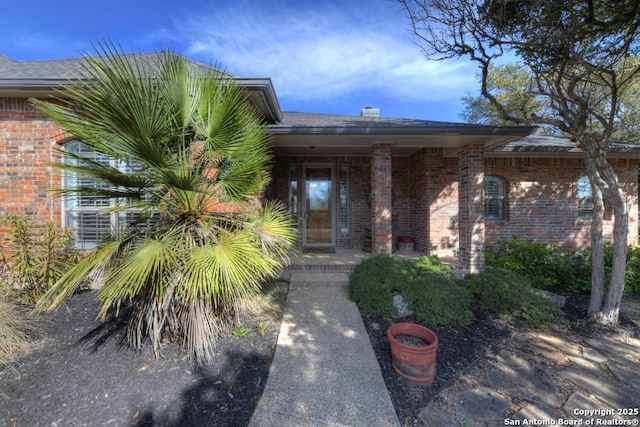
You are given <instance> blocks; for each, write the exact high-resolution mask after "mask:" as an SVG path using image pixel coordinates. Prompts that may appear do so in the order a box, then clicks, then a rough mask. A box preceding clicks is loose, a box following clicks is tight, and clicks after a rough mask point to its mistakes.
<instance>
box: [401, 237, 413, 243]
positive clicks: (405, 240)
mask: <svg viewBox="0 0 640 427" xmlns="http://www.w3.org/2000/svg"><path fill="white" fill-rule="evenodd" d="M398 242H400V243H413V237H411V236H400V237H398Z"/></svg>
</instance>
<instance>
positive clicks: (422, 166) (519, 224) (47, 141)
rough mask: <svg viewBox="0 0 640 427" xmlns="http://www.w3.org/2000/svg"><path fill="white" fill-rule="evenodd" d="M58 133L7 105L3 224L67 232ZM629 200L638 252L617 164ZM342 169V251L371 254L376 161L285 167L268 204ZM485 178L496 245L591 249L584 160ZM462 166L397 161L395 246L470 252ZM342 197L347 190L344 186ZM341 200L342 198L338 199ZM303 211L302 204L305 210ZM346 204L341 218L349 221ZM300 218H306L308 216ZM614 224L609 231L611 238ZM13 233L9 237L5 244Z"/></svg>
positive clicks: (627, 167)
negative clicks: (293, 174)
mask: <svg viewBox="0 0 640 427" xmlns="http://www.w3.org/2000/svg"><path fill="white" fill-rule="evenodd" d="M69 137H70V135H68V134H65V133H64V132H63V131H62V130H61V129H60V128H59V127H58V126H57V125H56V124H54V123H53V122H51V121H50V120H48V119H46V118H45V117H44V116H42V115H41V114H40V113H39V112H37V111H36V110H35V109H34V108H33V107H32V106H31V105H30V104H29V103H28V101H27V100H26V99H19V98H0V217H2V216H4V215H6V214H28V215H31V216H32V217H33V218H34V219H35V220H39V221H44V220H53V221H54V222H55V223H58V224H62V223H63V222H62V220H63V218H62V215H63V214H62V211H63V209H62V204H61V200H60V199H59V198H56V197H54V196H53V195H52V193H51V190H52V189H56V188H60V187H61V185H62V178H61V175H60V173H59V172H56V171H54V170H52V169H51V168H50V167H49V164H50V163H52V162H55V161H57V160H58V158H57V154H56V152H55V149H56V148H58V147H60V144H61V143H62V142H64V141H66V140H68V139H69ZM612 162H613V164H614V166H615V168H616V170H617V173H618V177H619V180H620V183H621V185H622V187H623V189H624V191H625V193H626V194H627V195H628V199H629V206H630V215H629V238H628V242H629V244H638V185H637V173H638V160H631V159H615V160H612ZM307 163H311V164H319V163H326V164H332V165H334V167H335V170H336V171H337V172H339V171H340V170H341V168H343V167H346V170H347V172H348V203H349V205H348V206H349V210H348V229H347V230H346V231H344V232H343V230H341V228H340V227H337V230H336V244H337V246H338V247H340V248H361V247H363V246H364V245H365V243H366V241H367V237H368V236H370V233H371V230H372V216H371V209H372V194H371V193H372V187H371V177H372V160H371V156H323V157H320V156H315V157H314V156H308V157H276V158H275V159H274V164H273V173H272V181H271V183H270V185H269V187H268V190H267V193H266V194H265V197H266V198H268V199H278V200H281V201H282V202H283V203H285V204H287V203H288V196H289V174H290V166H291V165H295V166H296V170H297V174H298V176H297V178H298V182H299V183H301V182H302V181H301V179H302V167H303V165H304V164H307ZM483 164H484V175H485V176H487V175H492V176H499V177H502V178H503V179H504V180H505V184H506V193H507V194H506V219H505V220H504V221H485V230H484V233H485V239H486V241H487V242H494V241H498V240H504V239H509V238H511V237H512V236H514V235H516V236H519V237H522V238H525V239H531V240H534V241H538V242H548V243H555V244H560V245H563V246H567V247H578V248H581V247H585V246H588V245H589V226H590V221H584V220H580V219H579V218H578V217H577V202H576V198H575V191H576V181H577V179H578V178H579V177H580V176H583V175H585V174H586V172H585V169H584V165H583V162H582V160H581V159H578V158H565V159H557V158H496V157H485V158H484V163H483ZM459 169H460V168H459V158H458V157H457V156H452V155H446V154H445V152H444V151H443V149H441V148H424V149H421V150H419V151H417V152H416V153H414V154H412V155H411V156H409V157H400V156H393V157H392V158H391V184H390V185H391V188H392V193H391V207H392V219H391V224H392V234H393V245H394V246H395V245H396V241H397V238H398V237H400V236H411V237H413V238H414V239H415V248H416V250H418V251H420V252H424V253H427V254H430V255H431V254H434V255H439V256H451V255H452V254H453V253H454V250H456V249H458V247H459V245H460V242H459V239H460V232H459V227H460V216H459V206H458V199H459V191H460V186H459V181H460V172H459ZM336 188H337V185H336ZM336 200H338V199H337V194H336ZM298 203H302V201H301V200H298ZM340 209H341V208H340V204H339V203H337V205H336V215H337V216H340V215H341V214H342V212H341V211H340ZM298 212H301V209H300V206H299V207H298ZM612 227H613V220H612V218H610V217H609V218H608V219H607V220H606V221H605V223H604V232H605V236H606V237H609V238H610V236H611V233H612ZM3 233H6V230H2V229H0V237H2V235H3Z"/></svg>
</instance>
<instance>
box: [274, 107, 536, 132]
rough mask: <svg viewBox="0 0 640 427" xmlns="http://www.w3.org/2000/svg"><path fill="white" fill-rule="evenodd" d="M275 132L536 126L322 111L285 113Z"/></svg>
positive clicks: (527, 129) (494, 129)
mask: <svg viewBox="0 0 640 427" xmlns="http://www.w3.org/2000/svg"><path fill="white" fill-rule="evenodd" d="M269 129H270V130H271V133H273V134H274V135H293V134H305V135H308V134H343V135H345V134H379V135H397V134H406V135H425V134H446V133H450V134H464V135H507V134H508V135H513V134H518V135H522V136H524V135H528V134H530V133H531V132H533V131H535V130H536V129H537V128H536V127H533V126H484V125H475V124H467V123H454V122H437V121H430V120H416V119H400V118H392V117H368V116H350V115H340V114H319V113H295V112H284V113H282V121H280V122H279V123H276V124H273V125H271V126H269Z"/></svg>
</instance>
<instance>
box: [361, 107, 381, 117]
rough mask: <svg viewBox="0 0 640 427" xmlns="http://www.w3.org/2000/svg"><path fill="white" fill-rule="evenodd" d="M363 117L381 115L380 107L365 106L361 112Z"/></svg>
mask: <svg viewBox="0 0 640 427" xmlns="http://www.w3.org/2000/svg"><path fill="white" fill-rule="evenodd" d="M360 115H361V116H362V117H380V109H379V108H371V107H364V108H363V109H362V112H360Z"/></svg>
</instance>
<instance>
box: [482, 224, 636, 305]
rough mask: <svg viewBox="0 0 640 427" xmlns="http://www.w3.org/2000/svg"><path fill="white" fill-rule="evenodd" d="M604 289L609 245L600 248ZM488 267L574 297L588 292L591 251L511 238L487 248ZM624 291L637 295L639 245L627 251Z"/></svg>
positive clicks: (608, 270)
mask: <svg viewBox="0 0 640 427" xmlns="http://www.w3.org/2000/svg"><path fill="white" fill-rule="evenodd" d="M604 259H605V286H606V284H608V283H609V279H610V277H611V265H612V261H613V246H612V245H611V244H606V245H605V246H604ZM485 263H486V265H487V266H489V267H494V268H503V269H506V270H513V271H517V272H518V273H520V274H522V275H523V276H525V277H526V278H527V279H529V280H530V281H531V284H532V285H533V286H534V287H536V288H541V289H550V290H556V291H561V292H570V293H574V294H588V293H589V292H591V249H590V248H589V249H586V250H583V251H573V250H566V249H563V248H561V247H559V246H557V245H549V244H545V243H535V242H530V241H526V240H522V239H519V238H518V237H513V238H512V239H510V240H504V241H500V242H497V243H495V244H493V245H487V249H486V250H485ZM624 289H625V292H640V246H630V247H629V248H628V251H627V272H626V277H625V288H624Z"/></svg>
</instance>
